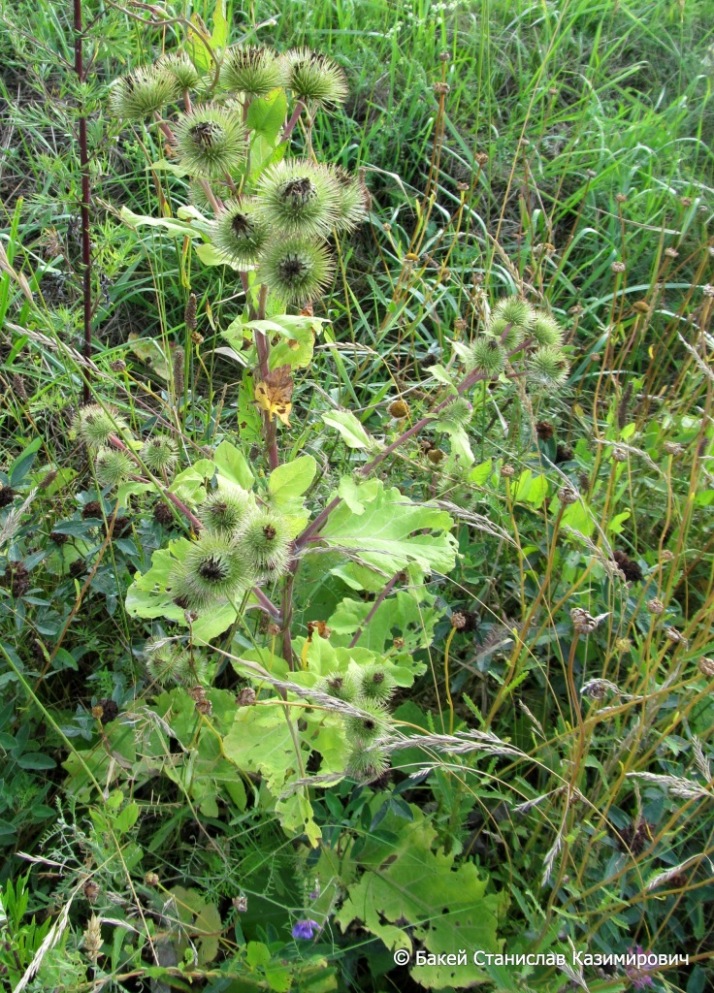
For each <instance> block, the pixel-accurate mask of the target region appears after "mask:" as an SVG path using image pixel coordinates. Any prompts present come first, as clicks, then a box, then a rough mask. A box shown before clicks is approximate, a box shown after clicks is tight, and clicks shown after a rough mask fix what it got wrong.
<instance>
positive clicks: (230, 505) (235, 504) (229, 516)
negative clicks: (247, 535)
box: [196, 486, 255, 539]
mask: <svg viewBox="0 0 714 993" xmlns="http://www.w3.org/2000/svg"><path fill="white" fill-rule="evenodd" d="M254 510H255V504H254V502H253V499H252V497H251V495H250V493H248V492H247V490H243V489H241V488H240V487H239V486H221V488H220V489H218V490H215V491H214V492H213V493H211V494H209V496H208V497H207V498H206V499H205V500H204V501H203V503H202V504H201V505H200V506H199V508H198V510H197V511H196V515H197V517H198V519H199V521H200V522H201V524H202V525H203V526H204V528H206V530H207V531H211V532H213V533H215V534H219V535H221V537H223V538H228V539H230V538H236V537H238V535H239V534H240V533H241V532H242V531H243V530H244V528H245V526H246V524H247V523H248V520H249V519H250V516H251V515H252V514H253V513H254Z"/></svg>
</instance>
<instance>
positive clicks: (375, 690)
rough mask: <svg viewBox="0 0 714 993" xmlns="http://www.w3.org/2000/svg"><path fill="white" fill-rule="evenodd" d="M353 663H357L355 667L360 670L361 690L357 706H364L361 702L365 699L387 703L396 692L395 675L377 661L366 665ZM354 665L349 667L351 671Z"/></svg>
mask: <svg viewBox="0 0 714 993" xmlns="http://www.w3.org/2000/svg"><path fill="white" fill-rule="evenodd" d="M352 665H355V668H357V669H358V670H359V688H360V692H359V700H358V701H357V706H358V707H361V706H363V704H362V702H361V701H363V700H370V701H375V702H377V703H386V702H387V700H389V698H390V697H391V696H392V694H393V693H394V690H395V688H396V685H397V684H396V682H395V680H394V677H393V676H392V674H391V673H390V672H389V671H388V670H387V669H386V667H385V666H383V665H379V664H378V663H376V662H373V663H370V664H369V665H365V666H356V664H354V663H353V664H352ZM352 665H350V667H349V671H350V672H351V670H352Z"/></svg>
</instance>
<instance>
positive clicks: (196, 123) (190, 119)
mask: <svg viewBox="0 0 714 993" xmlns="http://www.w3.org/2000/svg"><path fill="white" fill-rule="evenodd" d="M176 144H177V146H178V153H179V158H180V160H181V164H182V165H183V166H185V168H186V169H187V171H188V172H190V173H192V174H193V175H194V176H198V177H199V178H200V179H217V178H219V177H220V176H222V175H224V174H225V173H230V172H231V170H232V169H234V168H235V167H236V166H237V165H238V163H239V162H240V160H241V159H242V158H243V156H244V154H245V128H244V127H243V123H242V121H241V119H240V117H239V116H238V113H237V112H236V111H235V110H231V109H229V108H226V107H217V106H214V105H211V104H203V105H201V106H198V107H195V108H194V109H193V110H192V111H190V113H188V114H182V115H181V117H180V118H179V121H178V124H177V125H176Z"/></svg>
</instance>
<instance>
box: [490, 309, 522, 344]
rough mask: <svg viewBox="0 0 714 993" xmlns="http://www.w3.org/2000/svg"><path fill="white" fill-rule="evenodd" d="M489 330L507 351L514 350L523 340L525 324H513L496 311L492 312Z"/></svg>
mask: <svg viewBox="0 0 714 993" xmlns="http://www.w3.org/2000/svg"><path fill="white" fill-rule="evenodd" d="M519 302H520V301H519ZM487 330H488V334H490V335H491V336H492V337H493V338H495V339H496V341H498V342H500V343H501V345H502V346H503V348H505V349H506V351H507V352H512V351H513V349H514V348H517V347H518V346H519V345H520V343H521V342H522V341H523V336H524V330H523V325H522V324H512V323H511V322H510V321H507V320H506V318H505V317H500V316H499V315H498V314H496V313H495V312H494V313H493V314H491V319H490V321H489V322H488V329H487Z"/></svg>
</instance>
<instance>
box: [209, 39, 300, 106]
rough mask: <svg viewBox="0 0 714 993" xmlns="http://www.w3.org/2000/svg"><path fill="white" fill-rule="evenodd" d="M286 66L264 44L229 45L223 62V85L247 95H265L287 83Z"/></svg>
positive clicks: (221, 78) (225, 87)
mask: <svg viewBox="0 0 714 993" xmlns="http://www.w3.org/2000/svg"><path fill="white" fill-rule="evenodd" d="M285 77H286V72H285V65H284V63H283V62H281V61H280V60H279V59H278V57H277V55H276V54H275V52H271V51H270V49H269V48H263V47H261V46H258V45H255V46H246V47H243V46H240V45H236V46H235V47H234V48H229V49H228V51H227V52H226V54H225V56H224V58H223V64H222V65H221V74H220V81H221V86H222V87H223V88H224V89H226V90H233V91H238V92H240V93H243V94H245V95H246V96H248V97H263V96H265V95H266V94H267V93H270V91H271V90H274V89H275V88H276V87H278V86H282V85H283V83H284V82H285Z"/></svg>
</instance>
